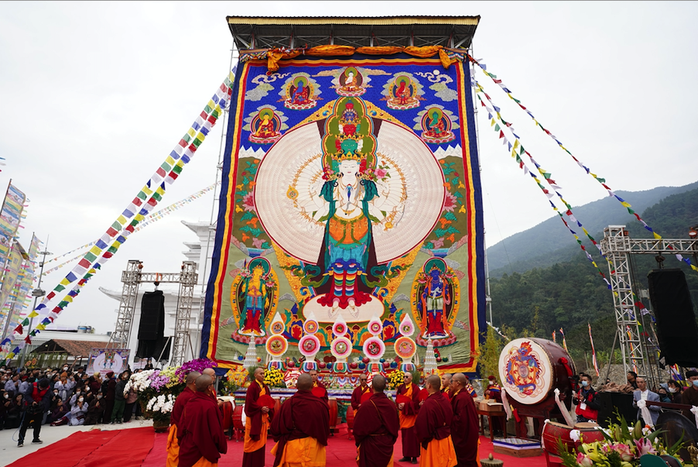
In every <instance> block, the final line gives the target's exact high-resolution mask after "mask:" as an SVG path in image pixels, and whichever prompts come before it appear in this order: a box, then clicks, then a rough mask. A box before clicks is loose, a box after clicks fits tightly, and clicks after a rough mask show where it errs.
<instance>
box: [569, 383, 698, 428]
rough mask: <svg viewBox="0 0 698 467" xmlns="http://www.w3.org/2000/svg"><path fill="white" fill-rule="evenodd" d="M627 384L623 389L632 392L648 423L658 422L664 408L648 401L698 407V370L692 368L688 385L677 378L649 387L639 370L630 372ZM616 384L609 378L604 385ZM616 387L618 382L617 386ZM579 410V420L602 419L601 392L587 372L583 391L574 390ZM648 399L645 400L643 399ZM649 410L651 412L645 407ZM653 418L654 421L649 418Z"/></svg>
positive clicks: (641, 417) (581, 386)
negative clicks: (599, 395)
mask: <svg viewBox="0 0 698 467" xmlns="http://www.w3.org/2000/svg"><path fill="white" fill-rule="evenodd" d="M626 379H627V383H626V384H625V385H623V386H621V387H620V388H621V391H620V392H632V394H633V406H634V407H637V409H638V411H637V419H638V420H643V422H644V423H645V424H650V423H651V424H652V425H654V424H656V423H657V419H658V418H659V414H660V413H661V412H662V410H663V409H662V407H661V406H658V405H648V404H647V402H648V401H649V402H666V403H674V404H684V405H689V406H698V371H695V370H689V371H687V372H686V382H687V383H688V385H687V386H685V387H684V386H682V385H681V384H679V382H677V381H674V380H673V379H670V380H668V381H667V382H666V383H660V384H659V386H657V387H654V388H651V389H650V388H649V387H648V384H647V380H646V379H645V378H643V377H641V376H638V375H637V373H636V372H634V371H629V372H628V373H627V377H626ZM609 385H612V383H610V381H608V380H607V381H606V384H605V385H604V388H607V387H608V386H609ZM613 386H615V385H613ZM574 401H575V405H576V408H575V413H576V415H577V422H598V414H599V410H600V408H601V406H600V404H599V397H598V393H597V391H596V390H595V389H594V388H593V386H592V377H591V376H589V375H588V374H586V373H580V374H579V390H578V391H576V392H575V393H574ZM641 401H644V402H641ZM643 408H645V409H647V411H645V410H643ZM681 413H682V414H683V416H684V417H686V418H688V419H689V420H691V421H693V420H695V417H694V415H693V413H692V412H691V411H690V409H682V410H681ZM646 418H650V420H646Z"/></svg>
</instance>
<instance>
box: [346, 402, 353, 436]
mask: <svg viewBox="0 0 698 467" xmlns="http://www.w3.org/2000/svg"><path fill="white" fill-rule="evenodd" d="M347 429H348V430H349V433H351V430H353V429H354V409H353V408H352V406H351V405H350V406H348V407H347Z"/></svg>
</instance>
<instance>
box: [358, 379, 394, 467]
mask: <svg viewBox="0 0 698 467" xmlns="http://www.w3.org/2000/svg"><path fill="white" fill-rule="evenodd" d="M399 431H400V418H399V416H398V410H397V407H396V406H395V403H394V402H393V401H391V400H390V399H388V397H387V396H386V395H385V394H384V393H382V392H381V393H377V394H373V395H372V396H371V398H370V399H369V400H368V401H367V402H365V403H364V404H361V407H360V408H359V411H358V412H357V413H356V417H355V418H354V438H355V439H356V445H357V446H358V463H359V467H387V466H388V465H390V464H391V463H392V457H393V445H394V444H395V441H397V435H398V432H399Z"/></svg>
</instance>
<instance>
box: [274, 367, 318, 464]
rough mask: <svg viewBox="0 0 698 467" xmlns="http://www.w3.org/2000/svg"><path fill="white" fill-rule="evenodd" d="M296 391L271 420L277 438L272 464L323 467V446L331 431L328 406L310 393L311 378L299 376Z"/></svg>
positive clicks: (311, 386) (311, 387)
mask: <svg viewBox="0 0 698 467" xmlns="http://www.w3.org/2000/svg"><path fill="white" fill-rule="evenodd" d="M296 388H297V389H298V391H296V393H295V394H294V395H293V396H291V397H290V398H288V399H286V401H285V402H284V403H283V404H281V408H280V409H279V413H278V414H276V416H275V417H274V419H273V420H272V422H271V431H270V433H271V436H272V438H274V441H276V445H275V446H274V447H273V448H272V450H271V453H272V454H274V455H275V458H274V467H298V466H301V465H302V466H304V467H324V466H325V462H326V455H325V447H326V446H327V438H328V437H329V435H330V408H329V407H328V405H327V403H326V402H325V401H324V400H323V399H321V398H319V397H317V396H315V395H313V393H312V392H311V391H312V389H313V379H312V378H311V376H310V375H308V374H302V375H300V376H299V377H298V382H297V383H296Z"/></svg>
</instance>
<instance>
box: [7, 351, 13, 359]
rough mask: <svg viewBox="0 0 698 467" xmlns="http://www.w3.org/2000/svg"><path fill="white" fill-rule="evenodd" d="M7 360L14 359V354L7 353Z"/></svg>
mask: <svg viewBox="0 0 698 467" xmlns="http://www.w3.org/2000/svg"><path fill="white" fill-rule="evenodd" d="M7 358H8V359H9V360H11V359H13V358H15V353H14V352H10V353H8V354H7Z"/></svg>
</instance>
